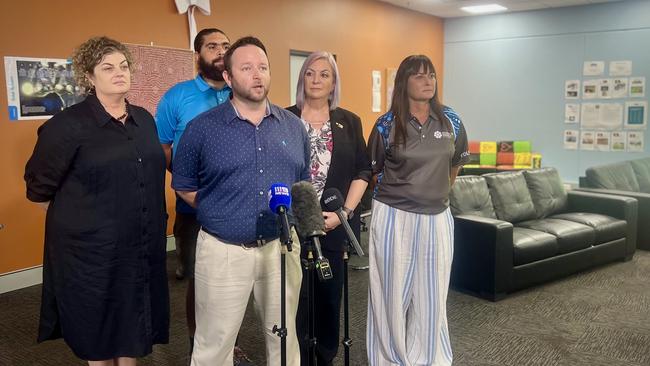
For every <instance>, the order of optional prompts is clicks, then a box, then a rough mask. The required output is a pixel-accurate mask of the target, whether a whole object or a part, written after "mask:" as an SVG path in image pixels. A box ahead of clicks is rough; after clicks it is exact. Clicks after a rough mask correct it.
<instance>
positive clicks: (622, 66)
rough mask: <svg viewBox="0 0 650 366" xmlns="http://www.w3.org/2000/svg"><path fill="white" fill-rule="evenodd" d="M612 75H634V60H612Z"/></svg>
mask: <svg viewBox="0 0 650 366" xmlns="http://www.w3.org/2000/svg"><path fill="white" fill-rule="evenodd" d="M609 75H610V76H630V75H632V61H610V62H609Z"/></svg>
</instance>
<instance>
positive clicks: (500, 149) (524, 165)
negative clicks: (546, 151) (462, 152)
mask: <svg viewBox="0 0 650 366" xmlns="http://www.w3.org/2000/svg"><path fill="white" fill-rule="evenodd" d="M469 153H470V161H469V163H468V164H467V165H465V168H488V169H489V168H492V169H496V170H513V169H531V168H539V167H540V165H541V155H540V154H535V153H533V152H532V150H531V143H530V141H498V142H497V141H469Z"/></svg>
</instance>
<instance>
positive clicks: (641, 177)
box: [630, 158, 650, 193]
mask: <svg viewBox="0 0 650 366" xmlns="http://www.w3.org/2000/svg"><path fill="white" fill-rule="evenodd" d="M630 166H631V167H632V170H634V174H635V175H636V180H637V182H638V183H639V192H644V193H650V158H645V159H637V160H630Z"/></svg>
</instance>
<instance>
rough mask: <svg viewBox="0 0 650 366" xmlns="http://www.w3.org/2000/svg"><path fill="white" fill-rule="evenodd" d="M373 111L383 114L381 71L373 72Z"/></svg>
mask: <svg viewBox="0 0 650 366" xmlns="http://www.w3.org/2000/svg"><path fill="white" fill-rule="evenodd" d="M372 111H373V112H381V71H379V70H372Z"/></svg>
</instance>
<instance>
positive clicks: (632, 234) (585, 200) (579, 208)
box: [568, 188, 650, 258]
mask: <svg viewBox="0 0 650 366" xmlns="http://www.w3.org/2000/svg"><path fill="white" fill-rule="evenodd" d="M598 191H601V190H598ZM605 191H606V190H605ZM649 203H650V202H649ZM638 207H639V205H638V201H637V200H636V199H635V198H632V197H627V196H618V195H614V194H609V192H594V191H593V190H591V189H583V188H579V189H577V190H572V191H569V192H568V211H570V212H591V213H598V214H602V215H608V216H612V217H615V218H617V219H619V220H625V221H626V222H627V234H626V235H625V237H626V246H627V249H626V251H625V253H626V257H629V258H631V257H632V255H633V254H634V251H635V250H636V243H637V225H638V221H639V216H638Z"/></svg>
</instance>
